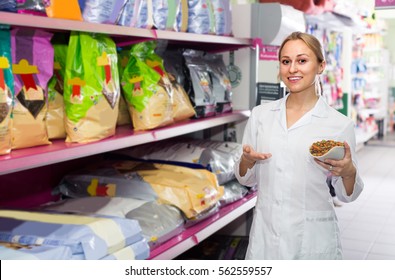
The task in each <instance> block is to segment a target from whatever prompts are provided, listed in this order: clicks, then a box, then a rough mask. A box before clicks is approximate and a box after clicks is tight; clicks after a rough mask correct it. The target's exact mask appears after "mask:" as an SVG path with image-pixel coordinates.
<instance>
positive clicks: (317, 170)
mask: <svg viewBox="0 0 395 280" xmlns="http://www.w3.org/2000/svg"><path fill="white" fill-rule="evenodd" d="M279 62H280V73H279V74H280V78H281V80H282V81H283V82H284V83H285V85H286V86H287V88H288V90H289V94H287V95H286V96H285V97H284V98H282V99H280V100H277V101H273V102H271V103H265V104H262V105H259V106H257V107H255V108H253V110H252V114H251V117H250V118H249V121H248V123H247V125H246V128H245V131H244V137H243V154H242V156H241V158H240V160H239V162H238V163H236V165H235V174H236V177H237V179H238V180H239V182H240V183H241V184H244V185H247V186H254V185H257V186H258V197H257V203H256V207H255V213H254V221H253V225H252V228H251V233H250V243H249V246H248V250H247V256H246V258H247V259H341V258H342V251H341V244H340V234H339V227H338V224H337V218H336V214H335V211H334V207H333V203H332V198H331V195H330V193H329V190H328V186H327V182H326V178H327V177H328V175H332V182H331V183H332V185H333V186H334V188H335V190H336V194H337V196H338V198H339V199H340V200H342V201H343V202H351V201H353V200H355V199H356V198H357V197H358V196H359V194H360V193H361V191H362V189H363V182H362V180H361V178H360V176H359V173H358V169H357V164H356V160H355V145H356V144H355V132H354V123H353V122H352V121H351V120H350V119H349V118H347V117H346V116H344V115H342V114H341V113H339V112H338V111H336V110H335V109H333V108H332V107H330V106H329V105H328V104H327V103H326V102H325V101H324V99H323V97H322V96H321V92H322V85H321V82H320V80H319V75H320V74H321V73H322V72H323V71H324V69H325V65H326V62H325V60H324V56H323V52H322V47H321V45H320V42H319V41H318V40H317V39H316V38H315V37H314V36H312V35H309V34H306V33H301V32H294V33H292V34H291V35H289V36H288V37H287V38H286V39H285V40H284V42H283V43H282V45H281V46H280V49H279ZM323 139H326V140H336V141H342V142H344V146H345V155H344V158H343V159H341V160H326V162H325V163H324V162H320V161H318V160H315V159H314V158H313V157H312V156H311V155H310V153H309V147H310V145H311V144H312V143H313V142H316V141H319V140H323Z"/></svg>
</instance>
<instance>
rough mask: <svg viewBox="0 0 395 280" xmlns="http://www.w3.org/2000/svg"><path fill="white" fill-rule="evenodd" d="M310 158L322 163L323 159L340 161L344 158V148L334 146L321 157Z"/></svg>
mask: <svg viewBox="0 0 395 280" xmlns="http://www.w3.org/2000/svg"><path fill="white" fill-rule="evenodd" d="M311 156H312V157H314V158H316V159H318V160H320V161H324V160H325V159H335V160H340V159H343V158H344V147H343V146H335V147H333V148H332V149H330V150H329V151H327V152H326V153H325V154H323V155H321V156H313V155H311Z"/></svg>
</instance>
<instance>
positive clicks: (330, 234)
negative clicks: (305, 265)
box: [301, 211, 341, 260]
mask: <svg viewBox="0 0 395 280" xmlns="http://www.w3.org/2000/svg"><path fill="white" fill-rule="evenodd" d="M304 225H305V227H304V233H303V239H302V248H301V259H311V260H313V259H340V258H341V245H340V233H339V227H338V225H337V218H336V215H335V212H333V211H306V216H305V221H304Z"/></svg>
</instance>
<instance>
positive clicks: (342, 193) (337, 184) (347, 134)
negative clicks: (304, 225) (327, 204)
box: [332, 122, 364, 202]
mask: <svg viewBox="0 0 395 280" xmlns="http://www.w3.org/2000/svg"><path fill="white" fill-rule="evenodd" d="M344 139H346V141H347V143H348V144H349V145H350V150H351V159H352V162H353V164H354V166H355V168H356V170H357V172H356V177H355V184H354V190H353V192H352V194H351V195H347V193H346V189H345V187H344V184H343V180H342V178H341V177H339V176H333V177H332V185H333V187H334V189H335V191H336V196H337V197H338V198H339V200H341V201H343V202H351V201H354V200H356V199H357V197H358V196H359V195H360V194H361V192H362V190H363V187H364V183H363V181H362V178H361V176H360V172H359V169H358V162H357V158H356V151H355V149H356V139H355V126H354V123H352V122H350V124H349V125H348V126H347V127H346V129H345V131H344Z"/></svg>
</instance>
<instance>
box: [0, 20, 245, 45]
mask: <svg viewBox="0 0 395 280" xmlns="http://www.w3.org/2000/svg"><path fill="white" fill-rule="evenodd" d="M33 17H34V19H33ZM0 24H8V25H12V26H19V27H28V28H42V29H46V30H49V31H63V32H69V31H70V30H75V31H83V32H94V33H98V32H99V33H103V34H109V35H111V36H112V37H114V40H115V41H116V42H117V44H118V45H119V46H123V45H130V44H134V43H137V42H141V41H144V40H154V39H163V40H169V41H170V42H171V43H172V44H177V46H178V47H191V46H194V47H195V48H199V49H201V50H206V51H215V52H221V51H225V50H234V49H239V48H245V47H248V46H250V45H251V40H250V39H246V38H234V37H231V36H216V35H206V34H194V33H185V32H174V31H164V30H152V29H143V28H133V27H128V26H119V25H113V24H100V23H90V22H84V21H77V20H67V19H55V18H48V17H42V16H34V15H29V14H16V13H8V12H0Z"/></svg>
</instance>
